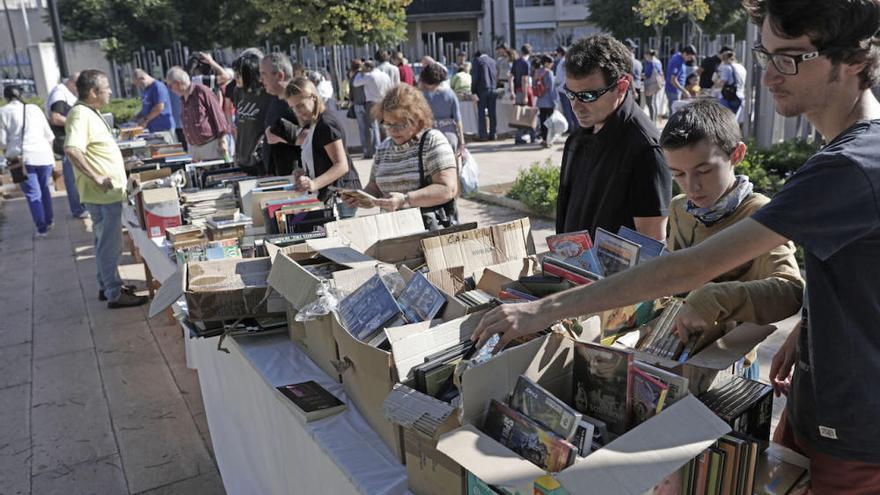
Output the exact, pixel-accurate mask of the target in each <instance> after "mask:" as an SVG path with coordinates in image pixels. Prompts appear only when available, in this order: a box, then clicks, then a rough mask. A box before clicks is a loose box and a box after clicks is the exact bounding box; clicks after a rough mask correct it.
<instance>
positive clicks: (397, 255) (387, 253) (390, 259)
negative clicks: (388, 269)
mask: <svg viewBox="0 0 880 495" xmlns="http://www.w3.org/2000/svg"><path fill="white" fill-rule="evenodd" d="M475 228H477V223H476V222H471V223H465V224H461V225H454V226H452V227H449V228H445V229H441V230H429V231H425V232H417V233H415V234H409V235H404V236H401V237H392V238H386V239H381V240H379V241H378V242H376V243H375V244H373V245H372V246H370V247H369V248H368V249H367V250H366V251H364V253H365V254H367V255H368V256H372V257H373V258H376V259H377V260H380V261H384V262H386V263H394V264H398V263H407V262H413V261H414V260H421V259H424V254H423V253H422V243H421V240H422V239H428V238H430V237H437V236H441V235H446V234H452V233H455V232H463V231H465V230H473V229H475Z"/></svg>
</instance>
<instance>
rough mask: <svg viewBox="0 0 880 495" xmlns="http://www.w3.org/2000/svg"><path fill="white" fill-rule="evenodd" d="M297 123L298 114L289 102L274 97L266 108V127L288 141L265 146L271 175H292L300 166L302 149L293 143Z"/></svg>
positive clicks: (264, 155)
mask: <svg viewBox="0 0 880 495" xmlns="http://www.w3.org/2000/svg"><path fill="white" fill-rule="evenodd" d="M297 125H298V121H297V118H296V114H295V113H293V110H291V109H290V106H288V105H287V102H286V101H284V100H282V99H281V98H275V97H273V98H272V99H271V101H270V102H269V108H268V109H267V110H266V127H268V128H270V129H271V131H272V133H273V134H275V135H276V136H278V137H281V138H284V139H285V140H286V141H287V143H278V144H273V145H270V146H264V147H263V162H264V164H265V166H266V172H268V174H269V175H290V174H292V173H293V169H294V168H295V167H296V166H298V164H299V160H300V151H301V150H300V147H299V146H294V145H293V144H292V143H294V142H296V127H297ZM288 143H291V144H288Z"/></svg>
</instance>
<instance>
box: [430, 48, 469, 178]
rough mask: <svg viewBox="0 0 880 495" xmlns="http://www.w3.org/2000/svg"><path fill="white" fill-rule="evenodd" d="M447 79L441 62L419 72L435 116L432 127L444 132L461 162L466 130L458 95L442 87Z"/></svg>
mask: <svg viewBox="0 0 880 495" xmlns="http://www.w3.org/2000/svg"><path fill="white" fill-rule="evenodd" d="M444 79H446V71H445V70H443V67H441V66H440V64H437V63H434V64H431V65H429V66H427V67H425V68H424V69H422V73H421V74H419V87H420V88H421V90H422V95H424V97H425V100H426V101H427V102H428V106H429V107H431V114H432V116H433V124H432V127H433V128H434V129H437V130H438V131H440V132H442V133H443V135H444V136H446V140H447V141H449V145H450V146H452V149H453V150H455V156H456V159H457V160H458V161H459V162H460V160H461V156H462V153H464V131H463V130H462V125H461V108H460V106H459V102H458V97H457V96H456V94H455V93H453V92H452V90H451V89H445V88H441V87H440V83H442V82H443V80H444Z"/></svg>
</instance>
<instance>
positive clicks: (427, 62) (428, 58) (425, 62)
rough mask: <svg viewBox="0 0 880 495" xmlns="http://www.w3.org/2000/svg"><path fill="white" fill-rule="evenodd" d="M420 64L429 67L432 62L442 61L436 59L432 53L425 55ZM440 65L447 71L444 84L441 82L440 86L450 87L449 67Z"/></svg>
mask: <svg viewBox="0 0 880 495" xmlns="http://www.w3.org/2000/svg"><path fill="white" fill-rule="evenodd" d="M419 64H421V67H422V68H423V69H424V68H425V67H427V66H429V65H431V64H440V62H438V61H436V60H434V58H433V57H431V56H430V55H425V56H424V57H422V59H421V60H420V61H419ZM440 67H443V70H445V71H446V79H444V80H443V84H441V85H440V87H441V88H446V89H449V69H448V68H447V67H446V66H445V65H443V64H440Z"/></svg>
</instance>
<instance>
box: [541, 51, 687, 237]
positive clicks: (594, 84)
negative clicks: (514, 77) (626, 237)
mask: <svg viewBox="0 0 880 495" xmlns="http://www.w3.org/2000/svg"><path fill="white" fill-rule="evenodd" d="M631 61H632V54H631V53H630V51H629V50H628V49H627V48H626V46H624V45H623V43H621V42H619V41H617V40H615V39H614V38H611V37H609V36H590V37H588V38H583V39H581V40H578V41H577V42H575V43H574V44H573V45H572V46H571V48H569V50H568V55H567V57H566V80H565V86H564V90H565V94H566V97H567V98H568V99H569V100H571V101H572V108H574V113H575V115H577V118H578V121H579V122H580V124H581V128H580V129H579V130H578V131H576V132H574V133H572V134H571V135H569V137H568V139H567V140H566V142H565V149H564V150H563V152H562V168H561V171H560V180H559V195H558V197H557V204H556V232H557V233H560V234H562V233H566V232H577V231H580V230H588V231H589V232H590V235H595V232H596V229H597V228H599V227H601V228H603V229H605V230H608V231H610V232H617V231H618V230H619V229H620V227H621V226H626V227H629V228H631V229H634V230H637V231H638V232H640V233H642V234H644V235H646V236H649V237H653V238H654V239H657V240H661V241H662V240H664V239H665V238H666V219H667V216H668V215H669V200H670V199H672V178H671V177H670V176H669V169H668V168H667V167H666V160H665V159H664V158H663V153H662V151H661V150H660V143H659V138H660V136H659V132H658V131H657V126H655V125H654V123H653V122H651V121H650V120H649V119H648V115H647V114H645V112H643V111H642V110H641V109H640V108H638V106H637V105H636V104H635V99H634V98H633V96H632V92H631V91H630V90H629V85H630V83H631V78H632V73H631V71H632V66H631V65H630V64H631Z"/></svg>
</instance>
